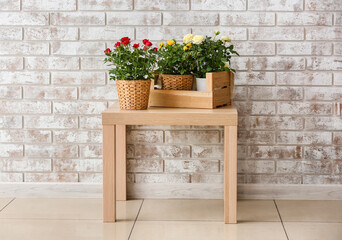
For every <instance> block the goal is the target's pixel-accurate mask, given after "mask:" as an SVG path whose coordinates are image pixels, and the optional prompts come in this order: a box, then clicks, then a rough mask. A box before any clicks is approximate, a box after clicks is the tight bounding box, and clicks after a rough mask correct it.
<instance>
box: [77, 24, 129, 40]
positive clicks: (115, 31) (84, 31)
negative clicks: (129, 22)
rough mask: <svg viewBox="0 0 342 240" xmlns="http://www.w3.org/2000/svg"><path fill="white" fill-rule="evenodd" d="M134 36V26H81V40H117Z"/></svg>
mask: <svg viewBox="0 0 342 240" xmlns="http://www.w3.org/2000/svg"><path fill="white" fill-rule="evenodd" d="M126 36H128V37H130V38H133V37H134V28H131V27H110V26H109V27H81V28H80V39H81V40H108V41H115V40H119V39H120V38H122V37H126Z"/></svg>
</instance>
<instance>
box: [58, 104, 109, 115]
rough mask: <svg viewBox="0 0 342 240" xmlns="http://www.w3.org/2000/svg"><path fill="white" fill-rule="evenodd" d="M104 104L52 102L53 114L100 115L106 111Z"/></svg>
mask: <svg viewBox="0 0 342 240" xmlns="http://www.w3.org/2000/svg"><path fill="white" fill-rule="evenodd" d="M106 108H107V104H106V103H105V102H89V101H87V102H80V101H78V102H54V104H53V112H54V113H55V114H100V113H102V112H103V111H104V110H106Z"/></svg>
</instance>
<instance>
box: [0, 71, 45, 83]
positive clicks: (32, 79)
mask: <svg viewBox="0 0 342 240" xmlns="http://www.w3.org/2000/svg"><path fill="white" fill-rule="evenodd" d="M0 79H1V82H0V85H1V84H20V85H25V84H39V85H43V84H49V73H48V72H6V71H1V72H0Z"/></svg>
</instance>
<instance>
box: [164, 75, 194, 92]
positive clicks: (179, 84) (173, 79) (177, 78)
mask: <svg viewBox="0 0 342 240" xmlns="http://www.w3.org/2000/svg"><path fill="white" fill-rule="evenodd" d="M160 77H161V82H162V89H164V90H192V84H193V82H194V76H193V75H169V74H161V75H160Z"/></svg>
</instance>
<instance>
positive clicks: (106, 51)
mask: <svg viewBox="0 0 342 240" xmlns="http://www.w3.org/2000/svg"><path fill="white" fill-rule="evenodd" d="M104 52H105V53H110V52H112V51H110V49H109V48H107V49H106V50H104Z"/></svg>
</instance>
